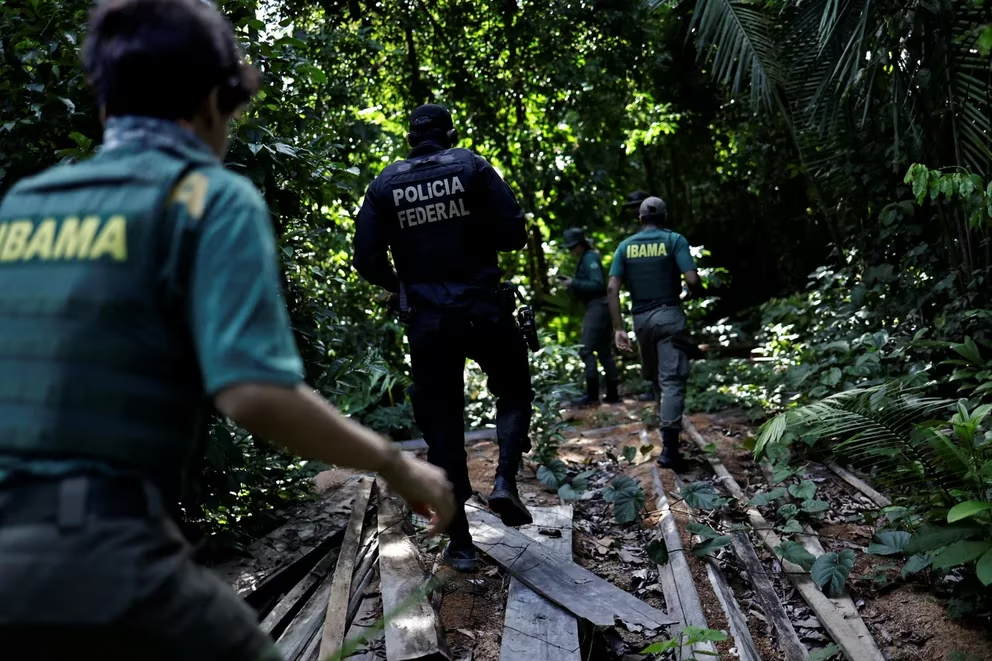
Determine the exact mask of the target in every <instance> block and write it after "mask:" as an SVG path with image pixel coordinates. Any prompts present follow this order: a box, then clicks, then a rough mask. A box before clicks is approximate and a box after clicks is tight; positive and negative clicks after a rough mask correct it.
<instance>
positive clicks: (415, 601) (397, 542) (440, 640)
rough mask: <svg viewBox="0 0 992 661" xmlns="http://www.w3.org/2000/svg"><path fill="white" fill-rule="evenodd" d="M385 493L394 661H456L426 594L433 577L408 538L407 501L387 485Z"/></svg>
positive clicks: (382, 534)
mask: <svg viewBox="0 0 992 661" xmlns="http://www.w3.org/2000/svg"><path fill="white" fill-rule="evenodd" d="M377 487H378V490H379V515H378V519H379V573H380V577H381V579H380V580H381V583H380V585H381V589H382V606H383V610H384V611H385V613H386V614H387V615H389V616H390V617H389V621H388V622H387V623H386V634H385V637H386V656H387V657H388V658H389V661H409V660H411V659H441V658H443V659H448V660H449V661H450V659H451V653H450V651H449V650H448V646H447V643H446V642H445V640H444V630H443V629H442V627H441V620H440V617H438V614H437V613H436V612H435V611H434V608H433V607H432V606H431V603H430V599H429V598H428V595H426V594H425V593H424V587H425V586H426V585H427V574H426V572H424V567H423V565H422V564H421V561H420V552H419V551H418V550H417V547H416V546H415V545H414V543H413V542H412V541H410V538H409V537H408V536H407V532H406V530H407V520H406V515H405V512H404V509H403V505H402V501H401V500H400V499H399V497H398V496H396V495H395V494H394V493H393V492H392V491H390V489H389V487H388V486H387V485H386V483H385V482H383V481H381V480H380V481H378V482H377Z"/></svg>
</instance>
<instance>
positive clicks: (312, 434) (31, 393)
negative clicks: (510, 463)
mask: <svg viewBox="0 0 992 661" xmlns="http://www.w3.org/2000/svg"><path fill="white" fill-rule="evenodd" d="M87 33H88V38H87V42H86V45H85V49H84V64H85V69H86V74H87V78H88V80H89V82H90V83H91V84H92V86H93V87H94V88H95V91H96V94H97V97H98V100H99V105H100V107H101V117H103V118H105V134H104V143H103V148H102V150H101V152H100V153H99V154H97V155H96V156H95V157H94V158H92V159H90V160H88V161H86V162H84V163H81V164H78V165H72V166H66V167H56V168H53V169H51V170H48V171H46V172H43V173H42V174H40V175H38V176H35V177H32V178H29V179H27V180H24V181H21V182H19V183H18V184H17V185H15V186H14V188H13V189H12V190H11V191H10V192H9V194H8V195H7V196H6V198H5V199H4V200H3V202H2V204H0V650H2V652H0V654H2V655H3V656H4V658H11V659H20V658H30V659H39V660H40V659H46V660H47V659H68V658H76V657H80V656H83V657H86V656H91V657H93V658H99V659H101V660H102V661H107V660H121V661H123V660H125V659H126V660H129V661H133V660H134V659H142V660H151V659H157V660H163V661H164V660H170V661H270V660H271V661H276V660H278V659H281V658H282V657H281V655H280V654H279V653H278V651H277V650H276V648H275V646H274V645H273V644H272V641H271V640H270V639H269V638H268V637H267V636H266V635H265V634H263V633H262V631H261V630H260V629H259V627H258V622H257V616H256V614H255V613H254V612H253V611H252V610H251V609H250V608H249V607H248V606H247V605H246V604H245V603H244V602H243V601H241V600H240V599H239V598H238V597H237V595H236V593H235V592H234V590H233V589H232V588H231V587H230V586H228V585H226V584H225V583H224V582H223V581H221V580H220V579H219V578H217V577H216V576H214V575H213V574H211V573H210V572H209V571H208V570H206V569H204V568H201V567H198V566H197V565H195V564H194V563H193V561H192V558H191V549H190V546H189V544H188V543H187V542H186V540H185V539H183V537H182V535H181V534H180V532H179V530H178V528H177V527H176V525H175V523H174V522H173V521H172V520H171V519H170V517H169V516H168V515H167V512H168V511H169V510H171V509H172V504H173V503H175V502H176V493H177V485H178V482H179V477H180V474H181V472H182V470H183V466H184V463H185V461H186V459H187V458H188V457H189V456H190V454H191V453H193V452H194V451H195V445H196V443H195V442H194V440H195V439H196V438H197V436H198V434H197V431H198V430H200V431H202V429H203V428H202V425H203V423H204V421H205V417H204V414H205V413H206V412H207V411H206V409H205V404H212V405H214V406H216V408H217V409H219V411H220V412H221V413H223V414H224V415H226V416H227V417H229V418H231V419H233V420H234V421H236V422H238V423H240V424H242V425H243V426H244V427H246V428H247V429H248V430H250V431H251V432H253V433H254V434H256V435H258V436H260V437H264V438H267V439H270V440H272V441H274V442H277V443H280V444H282V445H285V446H286V447H288V448H289V449H291V450H293V451H295V452H297V453H298V454H300V455H303V456H308V457H313V458H316V459H319V460H322V461H325V462H328V463H332V464H338V465H343V466H350V467H354V468H358V469H364V470H373V471H378V472H380V473H381V474H382V476H383V477H384V478H385V479H386V480H387V481H388V482H389V483H390V484H391V485H392V487H393V489H394V490H395V491H396V492H397V493H398V494H399V495H401V496H402V497H403V498H404V499H406V500H407V502H409V503H410V504H411V505H412V506H413V507H414V508H415V509H417V510H418V511H421V512H425V513H428V514H430V513H431V512H433V527H434V529H435V530H439V529H442V528H444V527H445V526H446V525H447V522H448V521H450V518H451V516H452V513H453V511H454V498H453V495H452V492H451V485H450V484H449V483H448V481H447V479H446V477H445V475H444V473H443V471H441V470H440V469H438V468H435V467H433V466H430V465H429V464H426V463H424V462H420V461H417V460H415V459H413V458H411V457H410V456H408V455H404V454H403V453H402V452H400V451H399V450H398V449H396V446H395V445H392V444H390V443H389V442H388V441H387V440H386V439H383V438H381V437H379V436H378V435H376V434H374V433H373V432H371V431H369V430H367V429H365V428H363V427H361V426H359V425H357V424H355V423H353V422H350V421H349V420H348V419H346V418H344V417H343V416H342V415H340V414H339V413H338V412H337V411H336V410H335V409H334V408H333V407H332V406H331V405H329V404H328V403H327V402H326V401H324V400H323V399H322V398H320V397H319V396H318V395H316V394H314V392H313V390H312V389H310V388H309V387H307V386H306V385H305V384H304V383H303V382H302V377H301V375H302V364H301V361H300V358H299V356H298V354H297V351H296V348H295V346H294V342H293V337H292V334H291V331H290V327H289V319H288V315H287V312H286V308H285V304H284V302H283V300H282V298H281V295H280V292H279V273H278V261H277V255H276V249H275V242H274V237H273V233H272V228H271V225H270V219H269V215H268V211H267V209H266V207H265V204H264V202H263V200H262V198H261V196H260V195H259V193H258V191H257V190H256V189H255V188H254V187H253V186H252V185H251V184H250V183H249V181H248V180H247V179H245V178H243V177H241V176H238V175H235V174H233V173H231V172H229V171H227V170H225V169H224V168H223V166H222V164H221V158H222V157H223V154H224V153H225V151H226V149H227V131H228V126H229V123H230V121H231V120H232V118H234V117H235V116H236V115H237V113H238V111H239V108H240V107H242V106H243V105H244V104H245V103H247V102H248V100H249V99H250V98H251V97H252V95H253V94H254V92H255V91H256V89H257V84H258V74H257V72H256V71H255V70H254V69H252V68H251V67H249V66H248V65H246V64H245V63H244V62H243V61H242V59H241V56H240V53H239V49H238V46H237V43H236V41H235V38H234V32H233V30H232V28H231V26H230V24H229V23H228V22H227V21H226V20H225V19H223V18H222V17H221V15H220V14H219V13H218V12H217V10H216V9H214V8H213V7H212V6H211V5H209V4H207V3H205V2H202V1H201V0H106V1H105V2H103V3H101V4H99V5H97V7H96V8H95V9H94V10H93V13H92V15H91V18H90V24H89V28H88V31H87Z"/></svg>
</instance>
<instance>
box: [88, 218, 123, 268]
mask: <svg viewBox="0 0 992 661" xmlns="http://www.w3.org/2000/svg"><path fill="white" fill-rule="evenodd" d="M104 255H110V256H111V257H113V258H114V260H115V261H118V262H123V261H126V260H127V220H125V218H124V216H111V217H110V219H109V220H108V221H107V222H106V224H105V225H104V226H103V229H101V230H100V235H99V236H97V237H96V240H95V241H94V242H93V247H92V248H91V249H90V259H100V258H101V257H103V256H104Z"/></svg>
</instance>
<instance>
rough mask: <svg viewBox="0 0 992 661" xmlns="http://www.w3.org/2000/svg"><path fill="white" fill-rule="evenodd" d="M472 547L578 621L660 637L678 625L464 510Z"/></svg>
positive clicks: (488, 518) (486, 516)
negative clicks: (662, 631) (658, 633)
mask: <svg viewBox="0 0 992 661" xmlns="http://www.w3.org/2000/svg"><path fill="white" fill-rule="evenodd" d="M466 509H467V510H468V521H469V527H470V529H471V531H472V539H473V541H474V542H475V545H476V547H478V548H479V550H481V551H482V552H483V553H485V554H486V555H488V556H489V557H490V558H492V559H493V560H494V561H495V562H496V563H497V564H499V565H500V566H501V567H503V568H504V569H505V570H506V571H508V572H509V573H510V574H512V575H513V577H514V578H516V579H518V580H519V581H520V582H521V583H523V584H524V585H526V586H527V587H529V588H530V589H531V590H533V591H534V592H537V593H538V594H540V595H541V596H542V597H545V598H546V599H548V600H549V601H553V602H554V603H556V604H558V605H559V606H561V607H562V608H564V609H565V610H567V611H570V612H571V613H572V614H574V615H575V616H576V617H579V618H581V619H583V620H588V621H589V622H591V623H592V624H594V625H596V626H601V627H611V626H615V625H616V623H617V620H620V621H621V622H622V623H623V624H624V625H625V626H626V627H627V628H628V629H630V630H633V631H637V630H639V629H645V630H649V631H653V632H654V631H658V630H660V629H662V628H664V627H666V626H668V625H670V624H676V623H677V622H678V620H677V619H676V618H674V617H672V616H670V615H668V614H667V613H664V612H662V611H660V610H658V609H657V608H654V607H652V606H650V605H648V604H646V603H644V602H643V601H641V600H640V599H638V598H637V597H635V596H633V595H631V594H629V593H627V592H625V591H624V590H621V589H620V588H618V587H616V586H615V585H613V584H612V583H610V582H609V581H606V580H604V579H602V578H600V577H599V576H596V574H594V573H592V572H591V571H589V570H587V569H584V568H582V567H580V566H579V565H577V564H575V563H574V562H569V561H567V560H562V559H560V558H558V557H556V556H554V555H552V553H551V552H550V551H549V550H548V549H546V548H544V547H543V546H542V545H541V544H539V543H538V542H535V541H534V540H532V539H531V538H529V537H527V535H525V534H523V533H521V532H518V531H516V530H514V529H513V528H507V527H506V526H504V525H503V524H502V523H501V522H500V520H499V519H498V518H497V517H495V516H493V515H492V514H490V513H489V512H487V511H485V510H482V509H481V508H479V507H476V506H473V505H472V504H466Z"/></svg>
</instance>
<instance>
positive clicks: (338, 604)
mask: <svg viewBox="0 0 992 661" xmlns="http://www.w3.org/2000/svg"><path fill="white" fill-rule="evenodd" d="M374 484H375V481H374V480H373V479H372V478H371V477H365V478H363V482H362V483H361V485H360V486H359V488H358V492H357V493H356V494H355V500H354V502H353V503H352V505H351V519H350V520H349V521H348V527H347V529H346V530H345V533H344V540H343V541H342V542H341V550H340V552H339V553H338V562H337V566H336V567H335V568H334V577H333V578H332V579H331V592H330V594H329V595H328V597H327V612H326V614H325V616H324V630H323V632H322V633H321V636H320V639H321V640H320V658H322V659H323V658H326V657H328V656H330V655H331V654H334V653H337V652H338V651H340V650H341V645H342V644H343V643H344V633H345V628H346V627H347V622H346V620H347V617H348V600H349V598H350V597H351V581H352V578H353V576H354V573H355V560H356V559H357V556H358V551H359V545H360V544H361V541H362V524H363V523H364V522H365V511H366V510H367V509H368V506H369V497H370V496H371V495H372V486H373V485H374ZM358 578H359V580H361V579H362V577H361V576H360V577H358Z"/></svg>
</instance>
